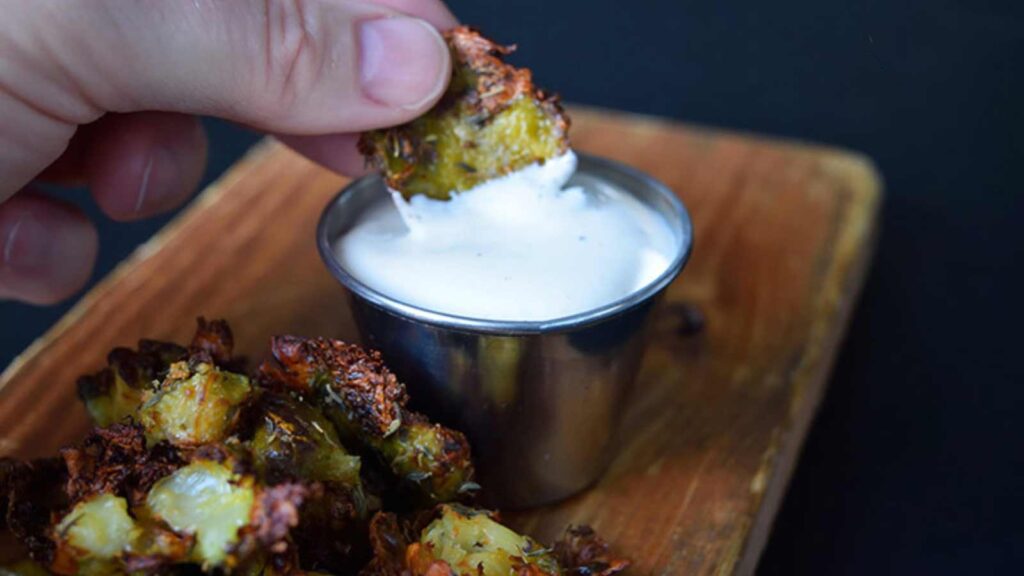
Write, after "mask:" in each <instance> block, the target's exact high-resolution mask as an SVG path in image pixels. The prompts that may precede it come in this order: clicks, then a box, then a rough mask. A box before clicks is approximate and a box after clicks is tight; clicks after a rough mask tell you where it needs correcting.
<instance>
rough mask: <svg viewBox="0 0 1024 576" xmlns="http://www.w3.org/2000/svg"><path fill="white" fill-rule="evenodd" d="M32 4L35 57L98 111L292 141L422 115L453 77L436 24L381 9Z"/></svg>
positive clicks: (333, 0)
mask: <svg viewBox="0 0 1024 576" xmlns="http://www.w3.org/2000/svg"><path fill="white" fill-rule="evenodd" d="M435 3H436V2H434V0H424V4H435ZM26 4H29V5H31V6H33V8H28V10H34V12H35V21H36V23H37V24H38V25H39V26H40V27H41V28H40V29H41V30H44V31H45V35H46V36H45V38H46V40H47V41H45V42H43V43H45V44H47V48H48V49H47V50H42V51H38V52H36V53H35V54H36V56H35V58H37V59H40V58H41V59H44V61H43V62H40V65H41V67H43V68H47V67H49V68H51V69H52V68H53V67H55V66H56V67H59V70H61V71H64V72H65V73H66V74H68V75H70V76H71V78H70V79H68V80H67V82H66V84H67V85H68V86H71V87H74V89H75V91H76V92H77V94H78V95H80V97H81V98H82V99H83V100H85V102H86V103H87V104H88V105H89V107H91V108H93V109H94V112H106V111H115V112H133V111H139V110H161V111H169V112H183V113H191V114H206V115H214V116H220V117H224V118H228V119H230V120H235V121H239V122H242V123H245V124H249V125H252V126H255V127H258V128H263V129H267V130H272V131H275V132H286V133H293V134H296V133H298V134H323V133H332V132H346V131H359V130H365V129H369V128H376V127H380V126H385V125H390V124H397V123H401V122H404V121H407V120H409V119H411V118H414V117H415V116H418V115H419V114H421V113H422V112H424V111H425V110H427V109H428V108H429V107H430V106H431V105H433V103H434V102H435V101H436V100H437V99H438V98H439V97H440V96H441V94H442V92H443V91H444V88H445V86H446V85H447V82H448V78H449V76H450V70H451V68H450V66H451V64H450V61H449V55H448V50H447V48H446V46H445V43H444V40H443V39H442V37H441V35H440V34H439V33H438V31H437V30H436V29H435V28H434V27H433V26H432V25H431V24H429V23H428V22H426V21H425V20H421V19H418V18H415V17H411V16H405V15H402V14H399V13H397V12H395V11H393V10H392V9H390V8H387V7H385V6H383V5H381V4H376V3H369V2H356V1H352V0H265V1H263V2H251V1H242V0H191V1H184V0H139V1H134V2H125V1H123V0H84V1H82V2H75V3H71V4H68V3H67V2H65V1H64V0H37V1H36V2H32V3H26ZM45 60H51V61H54V63H48V62H46V61H45Z"/></svg>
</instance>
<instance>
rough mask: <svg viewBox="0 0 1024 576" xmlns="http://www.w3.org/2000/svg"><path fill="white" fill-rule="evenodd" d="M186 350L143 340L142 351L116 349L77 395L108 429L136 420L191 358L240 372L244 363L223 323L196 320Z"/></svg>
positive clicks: (83, 381) (85, 380)
mask: <svg viewBox="0 0 1024 576" xmlns="http://www.w3.org/2000/svg"><path fill="white" fill-rule="evenodd" d="M197 324H198V326H197V328H196V333H195V336H193V338H192V343H191V344H190V346H189V347H188V348H185V347H183V346H179V345H177V344H172V343H170V342H158V341H156V340H140V341H139V345H138V350H131V349H128V348H115V349H114V350H113V351H111V352H110V354H109V355H108V356H107V367H106V368H104V369H103V370H100V371H99V372H97V373H96V374H92V375H88V376H82V377H81V378H79V379H78V395H79V397H80V398H81V399H82V401H83V402H84V403H85V407H86V409H87V410H88V411H89V415H90V416H91V417H92V419H93V421H94V422H95V423H96V424H97V425H98V426H109V425H111V424H114V423H117V422H122V421H124V420H125V418H127V417H130V416H131V417H134V416H135V414H136V411H137V410H138V408H139V406H141V405H142V403H143V402H144V401H145V400H146V399H147V398H148V397H149V392H150V391H152V390H154V389H155V388H156V387H157V384H158V383H159V382H160V381H161V380H163V379H164V377H165V376H166V375H167V372H168V370H169V369H170V367H171V365H172V364H174V363H176V362H181V361H183V360H186V359H189V358H192V359H193V362H194V363H200V362H206V363H207V364H213V365H215V366H217V367H218V368H221V369H225V370H233V371H236V372H237V371H242V370H243V369H244V367H243V366H242V364H243V362H242V360H241V359H239V358H235V357H234V356H232V349H233V346H234V344H233V338H232V335H231V329H230V328H228V325H227V323H226V322H224V321H223V320H213V321H209V322H208V321H207V320H206V319H205V318H201V317H200V318H199V319H198V320H197Z"/></svg>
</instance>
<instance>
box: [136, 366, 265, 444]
mask: <svg viewBox="0 0 1024 576" xmlns="http://www.w3.org/2000/svg"><path fill="white" fill-rule="evenodd" d="M251 392H252V387H251V386H250V385H249V379H248V378H246V377H245V376H242V375H241V374H235V373H233V372H227V371H224V370H221V369H219V368H217V367H216V366H213V365H211V364H207V363H200V364H198V365H196V366H194V367H190V366H189V363H188V362H176V363H174V364H172V365H171V367H170V369H169V370H168V373H167V377H166V378H165V379H164V381H163V382H161V383H160V384H159V385H158V386H157V388H156V390H155V391H154V392H152V393H150V394H149V395H148V397H147V398H146V401H145V403H144V404H143V405H142V406H141V407H140V408H139V411H138V419H139V422H140V423H141V424H142V425H143V426H144V427H145V429H146V436H147V438H149V441H150V442H151V443H156V442H159V441H161V440H168V441H170V442H171V443H172V444H174V445H175V446H196V445H199V444H208V443H210V442H219V441H222V440H224V439H225V438H227V437H228V436H229V435H230V434H231V431H232V430H233V428H234V426H235V424H236V422H237V419H238V415H239V410H240V406H241V405H242V403H244V402H246V401H247V400H248V399H249V396H250V393H251Z"/></svg>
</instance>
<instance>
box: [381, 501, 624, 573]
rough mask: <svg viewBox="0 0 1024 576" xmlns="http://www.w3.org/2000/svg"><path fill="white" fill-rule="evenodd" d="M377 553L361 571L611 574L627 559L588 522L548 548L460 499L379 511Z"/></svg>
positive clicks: (570, 530) (570, 531) (621, 568)
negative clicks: (400, 511)
mask: <svg viewBox="0 0 1024 576" xmlns="http://www.w3.org/2000/svg"><path fill="white" fill-rule="evenodd" d="M370 540H371V542H372V543H373V548H374V558H373V560H372V561H371V562H370V564H368V565H367V567H366V569H365V570H364V571H363V572H362V576H562V575H566V576H567V575H571V574H574V575H578V576H611V575H612V574H616V573H618V572H621V571H622V570H624V569H625V568H626V567H627V566H628V565H629V562H627V561H625V560H618V559H612V558H610V557H609V555H608V547H607V545H606V544H605V543H604V542H603V541H602V540H600V539H599V538H597V536H596V535H594V532H593V531H592V530H590V529H589V528H586V527H581V528H570V529H569V531H568V532H567V536H566V538H565V539H563V540H562V541H560V542H558V543H557V544H555V546H553V547H551V548H545V547H544V546H542V545H541V544H539V543H538V542H537V541H535V540H533V539H532V538H530V537H528V536H523V535H521V534H518V533H516V532H515V531H513V530H511V529H509V528H507V527H505V526H503V525H502V524H500V523H499V522H497V520H496V519H495V517H494V515H493V514H492V513H490V512H487V511H484V510H476V509H472V508H467V507H465V506H461V505H458V504H446V505H442V506H439V507H438V508H437V510H436V511H435V512H434V513H433V514H430V515H426V516H424V515H419V516H416V517H412V518H407V519H404V520H403V519H399V518H398V517H397V516H395V515H394V514H390V513H380V514H378V515H377V516H375V517H374V519H373V522H372V523H371V525H370Z"/></svg>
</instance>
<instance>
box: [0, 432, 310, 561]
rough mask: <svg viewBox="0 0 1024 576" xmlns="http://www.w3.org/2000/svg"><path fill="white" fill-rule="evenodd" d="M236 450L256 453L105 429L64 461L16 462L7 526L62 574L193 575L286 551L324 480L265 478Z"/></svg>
mask: <svg viewBox="0 0 1024 576" xmlns="http://www.w3.org/2000/svg"><path fill="white" fill-rule="evenodd" d="M236 452H237V453H240V454H242V456H243V457H245V458H246V459H247V457H246V455H245V453H244V450H243V449H242V447H240V446H239V445H238V443H237V442H235V446H234V447H233V448H231V449H229V448H226V447H221V446H218V445H205V446H202V447H199V448H188V449H184V450H183V449H179V448H176V447H174V446H172V445H171V444H169V443H167V442H161V443H158V444H156V445H154V446H147V442H146V438H145V433H144V431H143V429H142V427H141V426H139V425H135V424H118V425H115V426H112V427H110V428H106V429H97V430H95V431H94V432H93V433H92V434H91V435H90V436H89V437H88V438H87V439H86V440H85V442H83V443H82V444H81V445H80V446H77V447H73V448H68V449H65V450H63V451H62V452H61V455H62V457H63V461H40V462H33V463H16V464H15V465H14V467H13V468H11V470H12V471H13V472H12V473H10V474H8V475H6V477H7V480H6V484H7V485H8V491H7V493H8V495H9V496H8V497H9V506H8V514H7V521H8V525H9V527H10V528H11V529H12V531H13V532H14V533H15V535H16V536H18V537H19V539H20V540H21V541H22V542H23V543H25V544H26V545H27V546H28V548H29V552H30V553H31V555H32V557H33V559H34V560H35V561H37V562H39V563H40V564H42V565H44V566H46V567H47V568H48V569H49V570H50V571H52V572H54V573H57V574H69V575H70V574H86V575H89V574H122V573H126V574H127V573H161V574H169V573H173V574H178V573H181V574H185V573H189V572H188V571H189V570H192V571H196V570H200V569H202V570H214V569H217V570H229V569H232V568H234V567H240V566H243V565H246V563H247V562H249V561H250V560H253V559H258V558H263V557H271V556H275V555H281V554H284V553H286V552H288V551H289V549H290V548H289V546H290V543H289V542H290V541H289V535H290V530H291V529H292V528H294V527H295V526H296V524H298V510H299V508H300V506H301V505H302V502H303V499H304V498H305V497H306V496H307V495H308V494H310V493H313V492H316V491H317V488H316V487H315V486H306V485H303V484H298V483H294V482H282V483H278V484H274V485H268V484H266V483H263V482H260V481H259V480H258V479H257V478H256V477H255V476H253V475H252V474H250V473H249V472H248V464H247V462H243V461H242V460H239V459H238V458H237V457H236V456H235V455H234V454H235V453H236ZM3 468H4V469H7V468H10V466H8V465H7V464H5V465H4V467H3ZM188 565H194V567H193V568H188ZM282 574H284V572H282Z"/></svg>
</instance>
